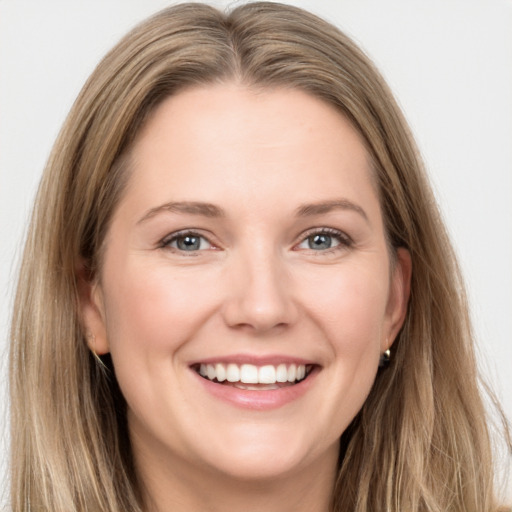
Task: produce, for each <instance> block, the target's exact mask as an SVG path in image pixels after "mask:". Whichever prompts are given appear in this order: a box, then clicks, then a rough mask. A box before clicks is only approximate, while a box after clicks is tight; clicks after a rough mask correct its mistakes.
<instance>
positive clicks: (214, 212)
mask: <svg viewBox="0 0 512 512" xmlns="http://www.w3.org/2000/svg"><path fill="white" fill-rule="evenodd" d="M162 212H170V213H181V214H189V215H202V216H203V217H211V218H217V217H224V216H225V213H224V210H222V208H219V207H218V206H215V205H214V204H211V203H200V202H195V201H184V202H170V203H165V204H162V205H160V206H156V207H155V208H151V210H148V211H147V212H146V213H145V214H144V215H143V216H142V217H141V218H140V220H139V221H138V222H137V224H140V223H142V222H145V221H147V220H149V219H151V218H153V217H154V216H155V215H158V214H159V213H162Z"/></svg>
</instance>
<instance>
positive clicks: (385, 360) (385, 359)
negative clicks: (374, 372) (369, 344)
mask: <svg viewBox="0 0 512 512" xmlns="http://www.w3.org/2000/svg"><path fill="white" fill-rule="evenodd" d="M390 360H391V350H389V349H387V350H385V351H384V352H383V353H382V354H381V355H380V360H379V368H387V367H388V366H389V363H390Z"/></svg>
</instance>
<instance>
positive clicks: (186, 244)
mask: <svg viewBox="0 0 512 512" xmlns="http://www.w3.org/2000/svg"><path fill="white" fill-rule="evenodd" d="M200 243H201V241H200V238H199V237H198V236H183V237H181V238H179V239H178V241H177V245H178V249H181V250H182V251H195V250H197V249H199V245H200Z"/></svg>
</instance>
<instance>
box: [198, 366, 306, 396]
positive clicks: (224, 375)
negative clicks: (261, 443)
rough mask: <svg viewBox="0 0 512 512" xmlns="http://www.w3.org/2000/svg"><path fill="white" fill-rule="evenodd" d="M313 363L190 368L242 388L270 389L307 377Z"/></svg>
mask: <svg viewBox="0 0 512 512" xmlns="http://www.w3.org/2000/svg"><path fill="white" fill-rule="evenodd" d="M314 366H315V365H312V364H307V365H306V364H284V363H282V364H278V365H270V364H269V365H263V366H256V365H253V364H241V365H238V364H235V363H216V364H195V365H193V366H192V368H193V369H194V370H195V371H196V372H197V373H198V374H199V375H200V376H201V377H203V378H204V379H207V380H209V381H211V382H214V383H216V384H221V385H224V386H231V387H235V388H238V389H244V390H254V391H263V390H272V389H281V388H284V387H289V386H294V385H295V384H298V383H299V382H302V381H303V380H305V379H307V377H308V376H309V374H310V373H311V372H312V370H313V368H314Z"/></svg>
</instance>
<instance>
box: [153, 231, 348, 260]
mask: <svg viewBox="0 0 512 512" xmlns="http://www.w3.org/2000/svg"><path fill="white" fill-rule="evenodd" d="M316 235H327V236H329V237H331V238H335V239H336V240H337V242H338V245H335V246H334V247H329V248H326V249H323V250H315V249H311V248H309V249H305V250H308V251H310V252H312V253H317V255H321V254H330V253H334V252H337V251H340V250H344V249H347V248H350V247H351V246H352V245H353V240H352V239H351V238H350V237H349V236H348V235H347V234H346V233H344V232H343V231H339V230H337V229H334V228H314V229H311V230H309V231H307V232H306V233H303V234H302V235H301V239H300V241H299V243H297V244H295V245H294V249H295V248H296V247H298V246H299V245H301V244H303V243H305V242H306V241H307V240H308V239H309V238H310V237H314V236H316ZM186 237H191V238H200V239H202V240H206V242H207V243H208V244H209V245H210V247H209V248H208V249H211V248H213V249H217V247H216V246H215V245H214V244H213V243H212V242H211V241H210V240H209V239H208V238H207V237H205V236H204V235H201V234H200V233H198V232H197V231H192V230H184V231H177V232H175V233H172V234H170V235H169V236H167V237H165V238H164V239H163V240H162V241H161V242H160V243H159V248H161V249H170V250H172V251H174V252H176V253H179V254H181V255H185V254H186V255H187V256H197V255H198V253H200V252H202V251H204V250H208V249H197V250H192V251H186V250H183V249H179V248H178V247H171V244H172V243H173V242H175V241H177V240H178V239H180V238H186ZM200 243H201V242H200ZM295 250H297V249H295ZM187 253H188V254H187Z"/></svg>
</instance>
